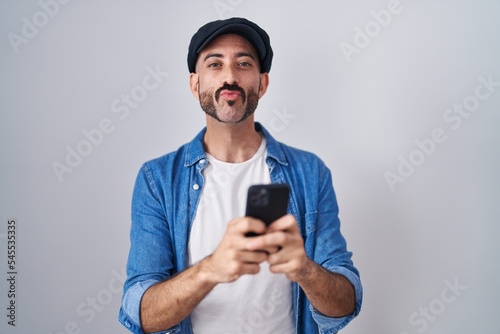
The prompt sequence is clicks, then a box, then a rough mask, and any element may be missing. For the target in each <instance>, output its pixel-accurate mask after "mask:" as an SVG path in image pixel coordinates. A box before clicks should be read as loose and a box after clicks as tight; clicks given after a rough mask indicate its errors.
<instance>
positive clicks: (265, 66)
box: [187, 17, 273, 73]
mask: <svg viewBox="0 0 500 334" xmlns="http://www.w3.org/2000/svg"><path fill="white" fill-rule="evenodd" d="M223 34H237V35H240V36H242V37H243V38H245V39H247V40H248V41H249V42H250V43H251V44H252V45H253V47H254V48H255V51H256V52H257V55H258V56H259V61H260V72H261V73H267V72H269V71H270V70H271V62H272V60H273V49H272V48H271V42H270V41H269V36H268V35H267V33H266V32H265V31H264V30H263V29H262V28H260V27H259V26H258V25H256V24H255V23H253V22H251V21H249V20H247V19H244V18H241V17H232V18H230V19H226V20H217V21H213V22H209V23H207V24H205V25H204V26H203V27H201V28H200V29H199V30H198V31H197V32H196V34H194V35H193V37H192V38H191V43H189V49H188V57H187V63H188V68H189V72H190V73H193V72H195V68H196V60H197V59H198V55H199V53H200V52H201V51H202V50H203V49H204V48H205V47H206V46H207V45H208V43H210V42H211V41H212V40H213V39H214V38H215V37H217V36H219V35H223Z"/></svg>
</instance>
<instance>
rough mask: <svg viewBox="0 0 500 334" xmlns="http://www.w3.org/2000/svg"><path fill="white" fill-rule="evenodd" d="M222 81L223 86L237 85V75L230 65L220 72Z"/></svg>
mask: <svg viewBox="0 0 500 334" xmlns="http://www.w3.org/2000/svg"><path fill="white" fill-rule="evenodd" d="M222 80H223V81H224V84H228V85H236V84H238V75H237V73H236V68H235V67H234V66H231V65H228V66H224V69H223V72H222Z"/></svg>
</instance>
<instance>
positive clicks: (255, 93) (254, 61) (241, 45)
mask: <svg viewBox="0 0 500 334" xmlns="http://www.w3.org/2000/svg"><path fill="white" fill-rule="evenodd" d="M190 80H191V90H192V92H193V94H195V96H196V97H197V98H198V100H199V101H200V105H201V108H202V109H203V110H204V111H205V113H206V114H207V115H209V116H211V117H213V118H214V119H216V120H217V121H219V122H222V123H240V122H242V121H244V120H245V119H247V118H248V117H249V116H251V115H252V114H253V113H254V111H255V109H256V108H257V104H258V101H259V99H260V98H261V97H262V95H264V93H265V91H266V89H267V83H268V77H267V73H264V74H261V73H260V67H259V60H258V56H257V53H256V52H255V49H254V48H253V46H252V44H250V42H248V41H247V40H246V39H245V38H243V37H241V36H239V35H235V34H227V35H221V36H218V37H217V38H215V39H214V40H213V41H212V42H211V43H210V44H209V45H208V46H207V47H206V48H205V49H203V51H202V52H200V54H199V56H198V60H197V63H196V73H192V74H191V78H190Z"/></svg>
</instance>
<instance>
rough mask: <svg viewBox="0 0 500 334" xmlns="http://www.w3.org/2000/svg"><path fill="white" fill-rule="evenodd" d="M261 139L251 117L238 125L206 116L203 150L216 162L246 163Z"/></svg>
mask: <svg viewBox="0 0 500 334" xmlns="http://www.w3.org/2000/svg"><path fill="white" fill-rule="evenodd" d="M261 141H262V138H261V136H260V134H259V133H258V132H257V131H255V127H254V120H253V117H248V118H247V119H246V120H245V121H243V122H241V123H238V124H226V123H220V122H219V121H216V120H214V119H213V118H211V117H210V116H207V131H206V132H205V137H204V143H205V150H206V152H207V153H209V154H210V155H212V156H214V157H215V158H216V159H217V160H220V161H224V162H231V163H238V162H243V161H247V160H248V159H250V158H251V157H253V155H254V154H255V152H257V150H258V149H259V146H260V144H261Z"/></svg>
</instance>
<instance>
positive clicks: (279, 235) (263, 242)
mask: <svg viewBox="0 0 500 334" xmlns="http://www.w3.org/2000/svg"><path fill="white" fill-rule="evenodd" d="M285 234H286V233H284V232H274V233H266V234H264V235H261V236H257V237H252V238H250V240H249V241H248V244H247V249H248V250H260V249H269V250H271V253H276V251H278V250H279V249H280V248H281V247H283V244H284V243H285V242H286V235H285Z"/></svg>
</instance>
